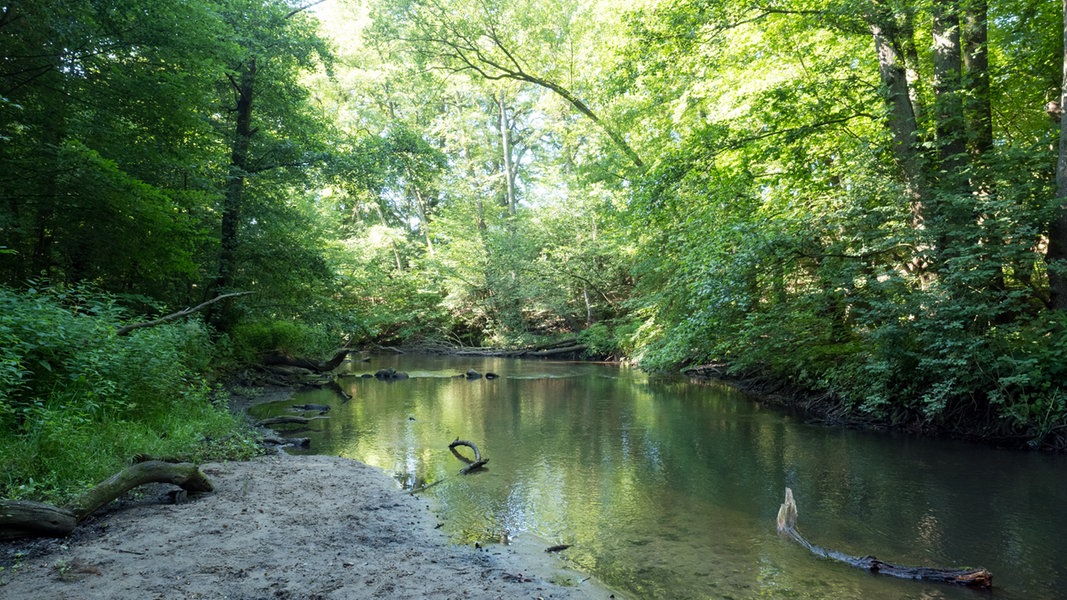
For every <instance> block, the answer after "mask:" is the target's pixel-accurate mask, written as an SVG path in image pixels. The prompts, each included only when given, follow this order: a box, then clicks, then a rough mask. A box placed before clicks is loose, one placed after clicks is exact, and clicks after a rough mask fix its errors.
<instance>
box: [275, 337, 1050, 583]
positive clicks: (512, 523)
mask: <svg viewBox="0 0 1067 600" xmlns="http://www.w3.org/2000/svg"><path fill="white" fill-rule="evenodd" d="M382 367H394V368H397V369H399V370H405V371H408V372H409V373H411V374H412V378H411V379H409V380H405V381H398V382H391V383H384V382H380V381H376V380H373V379H372V380H366V379H361V378H350V379H345V380H344V385H345V387H346V391H347V392H348V393H349V394H351V395H352V396H353V399H352V400H351V401H350V402H347V403H344V404H341V403H340V401H339V399H338V398H334V397H333V396H331V394H330V393H329V392H312V393H309V394H307V395H306V396H301V397H299V398H298V399H296V400H294V401H293V402H292V403H322V404H332V405H333V406H334V410H332V411H331V412H330V417H331V418H330V419H328V420H323V421H315V422H314V425H313V431H310V432H308V433H306V434H301V435H309V436H310V437H312V438H313V442H312V443H313V449H314V450H315V451H316V452H321V453H325V454H341V455H344V456H349V457H352V458H355V459H358V460H361V461H364V462H367V463H370V464H372V465H375V466H378V467H380V468H382V469H384V470H386V471H387V472H390V473H392V474H394V476H395V477H396V478H397V480H398V482H400V484H401V485H403V486H405V487H411V486H421V485H431V484H433V485H434V487H432V488H430V489H429V490H427V491H426V492H424V494H426V495H428V496H431V495H432V496H433V497H435V498H437V499H438V500H440V502H442V503H443V507H444V508H443V509H442V511H441V518H442V520H443V521H444V523H445V527H446V528H447V530H448V531H449V532H450V534H451V535H452V536H453V538H454V539H455V540H456V541H458V542H473V541H482V542H486V541H499V540H500V539H502V538H507V537H508V536H513V535H519V536H521V535H523V533H525V532H534V533H537V534H538V535H540V536H542V537H544V538H546V539H548V540H551V541H552V542H553V543H567V544H572V545H573V547H572V548H571V549H569V550H567V552H566V553H565V554H564V556H565V558H566V560H569V561H572V562H573V563H574V564H575V565H576V566H577V567H578V568H580V569H582V570H585V571H587V572H590V573H592V574H595V575H596V576H597V577H598V578H600V579H601V580H602V581H604V582H605V583H606V584H607V585H609V586H610V587H614V588H616V589H619V590H621V591H626V592H629V593H631V594H633V595H634V596H637V597H642V598H706V597H726V596H732V597H743V598H754V597H774V598H777V597H783V596H801V597H807V598H842V597H863V598H972V597H973V593H972V592H970V591H968V590H962V589H955V588H949V587H943V586H928V585H923V584H921V583H916V582H907V581H897V580H892V579H888V578H885V577H874V576H871V575H868V574H866V573H864V572H862V571H857V570H855V569H851V568H849V567H847V566H844V565H839V564H835V563H829V562H827V561H823V560H820V559H817V558H815V557H813V556H811V555H810V554H808V553H807V552H806V551H805V550H804V549H803V548H800V547H798V546H796V545H795V544H792V543H789V542H786V541H783V540H781V539H779V538H778V536H777V535H776V533H775V531H774V518H775V514H776V512H777V509H778V504H779V503H780V502H781V496H782V493H783V490H784V488H785V486H787V485H788V486H791V487H793V488H794V491H795V492H796V495H797V501H798V504H799V508H800V528H801V530H802V531H804V533H805V534H806V535H807V536H808V537H809V538H810V539H812V540H813V541H816V542H817V543H819V544H820V545H823V546H826V547H831V548H835V549H838V550H841V551H843V552H847V553H849V554H855V555H867V554H876V555H877V556H879V557H880V558H882V559H885V560H889V561H891V562H895V563H898V564H905V565H920V564H922V565H934V566H951V565H976V566H977V565H980V566H984V567H986V568H988V569H990V570H991V571H993V573H994V575H995V579H994V583H995V584H997V585H998V587H1000V588H1001V590H1000V591H999V592H998V594H997V595H998V597H1009V598H1012V597H1014V598H1039V597H1048V598H1052V597H1056V596H1057V594H1059V590H1062V589H1063V588H1064V586H1065V585H1067V572H1065V569H1064V567H1063V566H1062V563H1060V562H1059V561H1057V558H1058V557H1060V556H1063V555H1064V551H1065V550H1067V542H1065V541H1064V538H1065V537H1067V536H1065V535H1064V533H1067V531H1065V529H1067V523H1065V522H1064V519H1063V517H1062V516H1061V514H1060V512H1059V510H1058V509H1059V507H1062V506H1064V505H1065V501H1067V469H1065V467H1067V462H1065V461H1064V459H1062V458H1057V457H1048V456H1039V455H1026V454H1019V453H1014V452H1002V451H997V450H992V449H988V448H983V447H976V446H972V445H965V444H956V443H948V442H940V443H938V442H929V441H916V440H911V439H907V438H903V437H890V436H883V435H865V434H861V433H857V432H851V431H839V430H831V429H822V428H816V427H811V426H806V425H804V424H802V423H800V422H798V421H796V420H795V419H793V418H791V417H788V416H786V415H783V414H781V413H779V412H777V411H774V410H766V409H762V408H761V407H760V406H759V405H758V404H756V403H753V402H751V401H750V400H747V399H745V398H743V397H741V396H740V395H739V394H738V393H736V392H734V391H732V390H729V389H727V388H722V387H719V386H710V385H694V384H690V383H688V382H677V381H658V380H650V379H648V378H647V377H645V376H644V375H642V374H641V373H638V372H635V371H631V370H625V369H622V370H620V369H616V368H614V367H608V366H604V365H587V364H568V363H548V362H529V361H526V362H524V361H505V360H478V361H473V360H463V361H458V360H454V359H447V358H439V357H398V358H391V357H390V358H387V359H384V360H379V361H377V362H375V363H374V367H373V368H374V369H375V370H376V369H378V368H382ZM471 367H473V368H475V369H477V370H479V371H482V372H485V371H493V372H496V373H498V374H500V375H501V377H500V378H499V379H495V380H485V379H481V380H473V381H468V380H465V379H456V378H454V377H453V376H454V375H456V374H458V373H462V372H464V371H466V369H467V368H471ZM357 368H369V367H363V366H362V365H357ZM259 410H260V411H261V412H260V413H259V414H261V415H262V414H266V413H278V412H283V411H284V410H285V405H277V406H267V407H261V408H260V409H259ZM457 437H459V438H462V439H469V440H472V441H475V442H476V443H477V444H478V446H479V448H480V450H481V452H482V454H483V456H485V457H488V458H489V459H490V463H489V465H488V467H489V468H488V470H487V471H486V472H483V473H479V474H474V475H470V476H463V477H461V476H458V475H457V472H458V471H459V469H460V468H461V467H462V466H463V464H462V463H461V462H459V461H458V460H456V458H455V457H453V456H452V455H451V453H450V452H449V451H448V443H449V442H451V441H452V440H453V439H455V438H457Z"/></svg>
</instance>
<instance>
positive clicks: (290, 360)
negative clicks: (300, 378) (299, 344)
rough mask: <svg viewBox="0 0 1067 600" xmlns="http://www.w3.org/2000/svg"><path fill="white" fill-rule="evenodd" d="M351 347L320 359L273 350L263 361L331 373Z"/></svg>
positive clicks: (273, 364)
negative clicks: (325, 358)
mask: <svg viewBox="0 0 1067 600" xmlns="http://www.w3.org/2000/svg"><path fill="white" fill-rule="evenodd" d="M349 352H351V349H349V348H347V347H345V348H341V349H339V350H337V352H335V353H334V355H333V357H332V358H330V359H328V360H323V361H318V360H311V359H309V358H304V357H299V356H290V355H288V354H284V353H281V352H272V353H268V354H266V355H264V356H263V358H262V361H263V364H264V365H265V366H268V367H272V366H282V367H297V368H300V369H307V370H308V371H313V372H315V373H329V372H330V371H332V370H334V369H336V368H337V367H339V366H340V365H341V363H342V362H344V360H345V359H346V358H348V353H349Z"/></svg>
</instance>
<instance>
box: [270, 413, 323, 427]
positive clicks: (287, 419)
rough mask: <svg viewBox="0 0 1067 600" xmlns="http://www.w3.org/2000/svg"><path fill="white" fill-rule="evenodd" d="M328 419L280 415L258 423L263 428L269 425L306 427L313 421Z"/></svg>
mask: <svg viewBox="0 0 1067 600" xmlns="http://www.w3.org/2000/svg"><path fill="white" fill-rule="evenodd" d="M328 418H329V417H323V416H319V417H297V416H295V415H282V416H280V417H271V418H269V419H263V420H262V421H260V422H259V424H260V425H262V426H264V427H270V426H271V425H290V424H296V425H307V424H309V423H311V422H312V421H314V420H315V419H328Z"/></svg>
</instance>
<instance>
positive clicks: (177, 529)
mask: <svg viewBox="0 0 1067 600" xmlns="http://www.w3.org/2000/svg"><path fill="white" fill-rule="evenodd" d="M258 400H260V401H262V400H264V398H258ZM239 408H243V407H240V406H239ZM201 470H202V471H203V472H204V473H205V474H207V476H208V477H209V478H210V479H211V481H212V483H213V484H214V486H215V491H214V492H211V493H208V494H203V495H200V496H199V497H190V498H189V499H188V501H185V502H181V503H178V504H175V503H174V502H173V500H172V499H171V497H170V496H169V495H168V494H167V492H168V491H170V490H173V489H177V488H175V487H174V486H168V485H164V484H150V485H147V486H142V487H140V488H138V489H137V490H135V491H133V492H131V493H130V494H129V495H127V496H126V497H124V498H122V499H120V500H119V501H116V502H114V503H112V504H111V505H109V506H108V507H105V508H104V509H101V510H100V511H98V512H97V513H96V514H94V515H93V516H92V517H90V518H89V519H88V520H87V521H85V522H83V523H82V524H80V525H79V526H78V528H77V529H76V530H75V532H74V533H73V534H72V535H71V536H69V537H67V538H62V539H40V540H29V541H16V542H6V543H0V566H2V567H3V570H0V598H2V599H8V598H10V599H12V600H14V599H19V600H22V599H36V598H41V599H47V600H59V599H72V600H73V599H82V598H85V599H95V598H101V599H103V598H107V599H126V598H130V599H171V598H175V599H178V598H180V599H195V598H204V599H222V598H229V599H242V600H243V599H249V600H251V599H268V598H281V599H285V598H293V599H307V600H315V599H327V598H330V599H344V598H471V599H482V598H485V599H489V598H594V599H595V598H613V597H616V596H615V595H614V594H612V593H611V592H610V591H608V590H606V589H604V588H603V587H601V586H600V585H599V584H597V582H596V581H595V580H592V579H588V578H587V576H584V575H581V574H580V573H575V572H573V571H570V570H568V569H567V568H566V566H565V565H564V564H563V563H562V561H561V560H560V559H559V558H557V557H556V556H555V555H547V554H544V553H543V552H537V553H536V554H535V553H533V552H531V551H529V550H526V551H517V550H515V549H513V548H512V547H510V546H505V545H490V546H487V547H485V548H476V547H471V546H457V545H453V544H451V543H450V541H449V540H448V538H447V536H446V534H445V533H444V532H443V531H442V530H441V529H440V528H439V523H438V519H437V517H436V516H435V515H434V513H433V512H432V511H431V508H430V506H429V504H428V501H427V500H426V499H422V498H419V497H417V496H411V495H408V494H405V493H403V491H401V490H400V488H399V486H398V485H397V484H396V482H395V481H394V480H393V479H391V478H390V477H389V476H388V475H386V474H385V473H383V472H381V471H379V470H377V469H375V468H373V467H370V466H368V465H365V464H362V463H359V462H356V461H352V460H348V459H345V458H338V457H330V456H291V455H287V454H283V453H278V454H272V455H270V456H264V457H260V458H257V459H254V460H251V461H248V462H222V463H207V464H204V465H201ZM538 554H540V555H542V556H538ZM559 583H563V584H564V585H559Z"/></svg>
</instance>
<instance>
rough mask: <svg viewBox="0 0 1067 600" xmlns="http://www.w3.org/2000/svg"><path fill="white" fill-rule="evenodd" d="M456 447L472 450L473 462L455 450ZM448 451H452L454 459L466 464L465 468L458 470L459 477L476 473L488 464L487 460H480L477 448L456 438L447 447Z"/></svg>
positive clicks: (480, 455) (471, 443)
mask: <svg viewBox="0 0 1067 600" xmlns="http://www.w3.org/2000/svg"><path fill="white" fill-rule="evenodd" d="M456 446H466V447H468V448H470V449H471V450H474V460H471V459H469V458H467V457H466V456H463V455H462V454H460V453H459V451H457V450H456ZM448 449H449V450H451V451H452V455H453V456H455V457H456V458H458V459H460V460H462V461H463V462H465V463H467V466H465V467H463V468H462V469H460V471H459V473H460V475H466V474H468V473H471V472H472V471H477V470H478V469H482V468H484V467H485V464H486V463H488V462H489V459H488V458H482V453H481V452H479V451H478V446H475V445H474V442H468V441H467V440H461V439H459V438H456V439H455V441H453V442H452V443H451V444H449V445H448Z"/></svg>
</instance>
